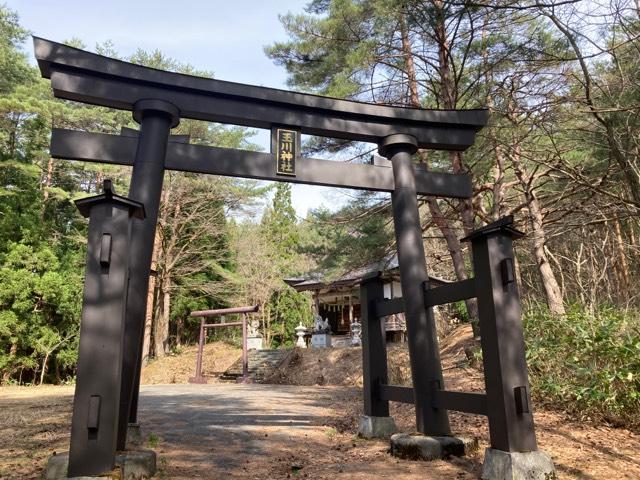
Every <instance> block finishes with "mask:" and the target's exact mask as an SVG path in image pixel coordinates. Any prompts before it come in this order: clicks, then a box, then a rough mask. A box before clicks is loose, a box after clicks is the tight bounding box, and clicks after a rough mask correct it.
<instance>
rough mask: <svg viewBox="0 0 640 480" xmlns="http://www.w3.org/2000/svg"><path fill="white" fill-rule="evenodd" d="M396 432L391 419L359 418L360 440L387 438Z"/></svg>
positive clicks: (364, 416)
mask: <svg viewBox="0 0 640 480" xmlns="http://www.w3.org/2000/svg"><path fill="white" fill-rule="evenodd" d="M397 431H398V429H397V428H396V422H394V421H393V417H370V416H367V415H363V416H362V417H360V427H359V428H358V436H360V437H362V438H389V437H390V436H391V435H393V434H394V433H396V432H397Z"/></svg>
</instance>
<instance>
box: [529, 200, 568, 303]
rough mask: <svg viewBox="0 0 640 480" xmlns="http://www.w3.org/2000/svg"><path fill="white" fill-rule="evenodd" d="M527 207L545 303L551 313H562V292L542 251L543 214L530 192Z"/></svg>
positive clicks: (543, 243) (544, 237)
mask: <svg viewBox="0 0 640 480" xmlns="http://www.w3.org/2000/svg"><path fill="white" fill-rule="evenodd" d="M527 199H528V208H529V212H530V214H531V221H530V225H531V237H532V239H533V254H534V256H535V259H536V264H537V265H538V270H539V271H540V277H541V278H542V286H543V287H544V291H545V294H546V297H547V305H548V306H549V310H550V311H551V313H554V314H557V315H564V314H565V309H564V304H563V303H562V292H561V291H560V286H559V285H558V281H557V279H556V276H555V274H554V273H553V270H552V269H551V265H550V263H549V259H548V258H547V254H546V252H545V251H544V245H545V243H546V241H547V238H546V234H545V231H544V226H543V216H542V211H541V209H540V205H539V203H538V199H537V198H536V197H535V195H533V194H532V193H530V194H529V195H528V196H527Z"/></svg>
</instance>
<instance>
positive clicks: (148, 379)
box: [140, 342, 242, 385]
mask: <svg viewBox="0 0 640 480" xmlns="http://www.w3.org/2000/svg"><path fill="white" fill-rule="evenodd" d="M197 351H198V347H197V346H195V345H192V346H188V347H185V348H184V349H183V350H182V351H181V352H180V354H178V355H167V356H165V357H163V358H161V359H159V360H153V361H152V362H151V363H149V364H148V365H146V366H145V367H144V368H143V369H142V375H141V378H140V381H141V382H142V383H143V384H146V385H154V384H168V383H187V382H188V380H189V377H193V376H194V374H195V370H196V353H197ZM240 355H242V349H241V348H237V347H234V346H231V345H229V344H228V343H224V342H211V343H207V344H206V345H205V346H204V355H203V360H202V374H203V375H204V376H205V377H207V381H208V382H209V383H215V382H217V381H218V379H217V377H218V376H219V375H220V374H221V373H223V372H224V371H225V370H226V369H227V368H229V367H230V366H231V365H232V364H233V362H235V361H236V360H237V359H238V357H240Z"/></svg>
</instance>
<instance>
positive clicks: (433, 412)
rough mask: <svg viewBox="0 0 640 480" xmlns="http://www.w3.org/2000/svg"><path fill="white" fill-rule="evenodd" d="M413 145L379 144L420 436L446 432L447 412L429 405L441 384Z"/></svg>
mask: <svg viewBox="0 0 640 480" xmlns="http://www.w3.org/2000/svg"><path fill="white" fill-rule="evenodd" d="M417 149H418V146H417V141H416V139H415V138H414V137H412V136H410V135H390V136H388V137H386V138H385V139H384V140H383V141H382V142H381V143H380V145H378V151H379V152H380V154H381V155H384V156H385V157H387V158H388V159H389V160H391V164H392V167H393V177H394V186H395V189H394V191H393V193H392V194H391V205H392V208H393V223H394V227H395V234H396V245H397V249H398V263H399V266H400V282H401V285H402V298H403V299H404V308H405V318H406V321H407V334H408V337H409V338H408V341H409V358H410V360H411V376H412V379H413V389H414V395H415V406H416V427H417V430H418V432H420V433H423V434H425V435H432V436H448V435H451V428H450V426H449V416H448V414H447V411H446V410H445V409H442V408H435V407H433V404H434V402H433V398H432V397H433V392H435V391H438V390H440V389H444V384H443V378H442V365H441V362H440V350H439V348H438V337H437V333H436V324H435V319H434V317H433V310H432V309H431V308H425V302H424V289H423V286H424V285H427V283H428V281H429V277H428V275H427V264H426V261H425V255H424V245H423V242H422V229H421V226H420V213H419V211H418V197H417V193H416V181H415V174H414V170H413V164H412V161H411V156H412V155H413V154H414V153H415V152H416V151H417Z"/></svg>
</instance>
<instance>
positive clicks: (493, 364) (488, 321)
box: [467, 217, 537, 452]
mask: <svg viewBox="0 0 640 480" xmlns="http://www.w3.org/2000/svg"><path fill="white" fill-rule="evenodd" d="M512 223H513V217H505V218H503V219H500V220H498V221H497V222H495V223H493V224H490V225H487V226H486V227H484V228H482V229H481V230H480V231H476V232H474V233H472V234H471V235H470V236H469V237H467V238H468V239H470V240H471V242H472V249H473V264H474V269H475V283H476V294H477V299H478V316H479V320H480V331H481V332H482V337H481V344H482V360H483V363H484V378H485V390H486V395H487V409H488V415H489V433H490V436H491V447H492V448H495V449H497V450H503V451H506V452H530V451H535V450H537V443H536V435H535V429H534V423H533V415H532V413H531V409H530V408H529V407H528V406H529V405H530V404H531V398H530V394H529V379H528V375H527V364H526V358H525V344H524V333H523V329H522V309H521V307H520V297H519V294H518V287H517V283H516V282H515V276H514V275H512V274H509V275H506V276H505V272H504V267H503V265H505V262H504V261H505V260H512V259H513V239H514V238H519V237H520V236H522V233H521V232H518V231H517V230H515V229H513V228H512V226H511V225H512ZM525 405H526V408H523V407H524V406H525Z"/></svg>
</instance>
